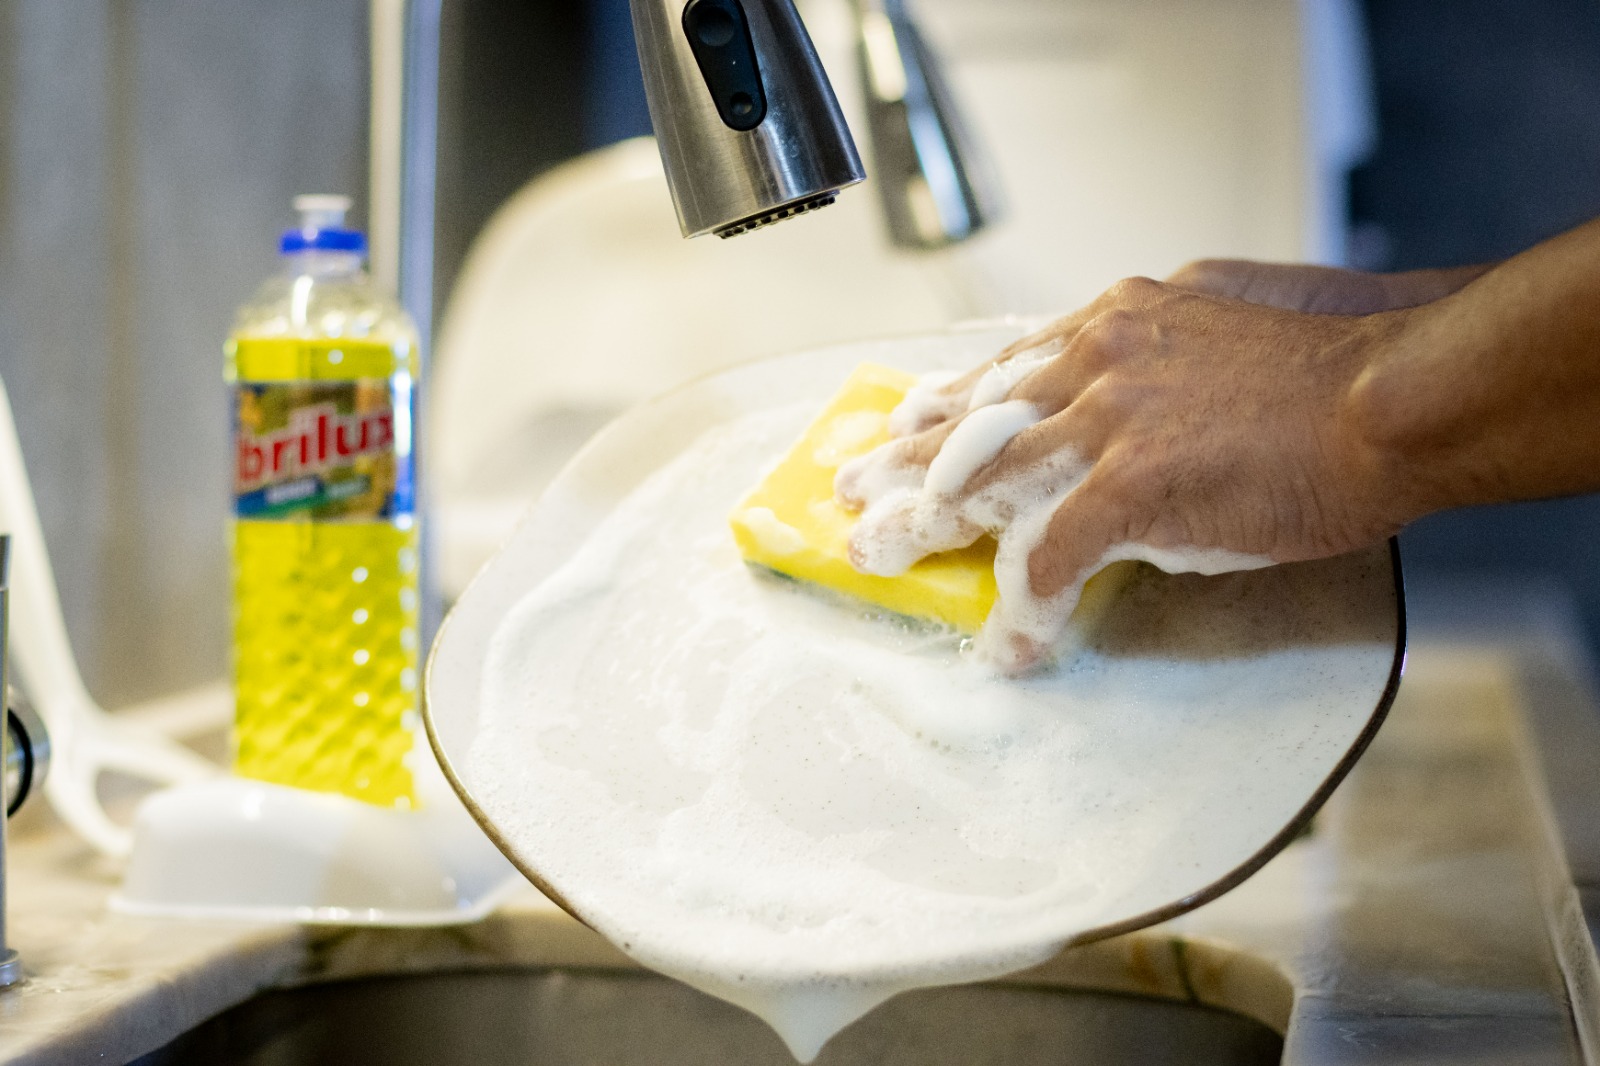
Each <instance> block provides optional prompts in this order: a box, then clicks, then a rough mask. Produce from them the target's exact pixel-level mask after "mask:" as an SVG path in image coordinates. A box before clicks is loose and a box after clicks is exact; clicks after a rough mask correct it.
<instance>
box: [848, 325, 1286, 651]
mask: <svg viewBox="0 0 1600 1066" xmlns="http://www.w3.org/2000/svg"><path fill="white" fill-rule="evenodd" d="M1061 351H1062V345H1061V342H1060V341H1059V340H1054V341H1050V342H1046V343H1045V344H1042V345H1040V346H1038V347H1035V348H1030V349H1028V350H1026V351H1023V352H1018V353H1017V354H1016V355H1014V356H1013V357H1012V358H1010V359H1008V360H1006V361H1004V362H1000V363H996V364H995V365H994V366H993V367H992V368H990V370H989V371H988V373H986V374H985V375H984V376H983V378H982V379H980V380H979V382H978V385H977V387H976V388H975V389H974V391H973V394H972V398H971V403H970V407H969V409H968V411H967V414H966V416H965V417H964V418H963V419H962V420H961V422H960V424H958V425H957V426H956V427H955V429H954V430H953V431H951V433H950V435H949V436H948V437H946V438H945V441H944V443H943V445H942V446H941V447H940V449H939V451H938V453H937V454H936V455H935V456H934V457H933V459H932V461H931V462H929V464H928V465H927V466H926V467H925V468H924V467H920V466H918V465H916V464H914V463H911V462H908V461H907V460H906V459H905V457H904V454H903V451H902V450H901V449H900V448H899V447H898V446H897V444H896V442H894V441H890V442H889V443H888V444H885V445H883V446H882V447H879V448H877V449H875V450H874V451H872V452H869V453H868V454H867V455H864V456H861V457H859V458H857V459H854V460H852V461H851V462H850V463H849V464H847V465H846V467H844V468H842V469H841V470H840V472H839V485H840V486H841V487H845V488H848V491H849V494H850V496H851V497H852V498H854V499H859V500H861V501H862V502H863V503H864V504H865V506H864V508H863V510H862V514H861V520H860V522H858V523H857V525H856V528H855V531H854V532H853V533H852V535H851V540H850V551H851V560H852V562H854V563H855V565H856V566H857V567H858V568H859V569H861V570H862V571H863V572H865V573H869V574H878V575H881V576H885V577H894V576H897V575H899V574H903V573H905V571H906V570H907V569H909V568H910V567H911V566H912V565H913V564H915V563H916V562H917V561H918V560H920V559H922V558H924V557H925V556H928V555H931V554H933V553H935V552H943V551H951V550H954V549H956V548H964V547H966V546H967V545H969V544H971V543H972V542H973V541H975V540H977V539H978V538H979V537H980V536H982V535H984V534H985V533H987V534H989V535H991V536H993V537H994V538H995V540H996V542H997V544H998V547H997V550H996V552H995V563H994V570H995V585H996V587H997V589H998V598H997V600H996V603H995V607H994V610H993V611H992V612H991V613H990V615H989V619H988V621H987V622H985V624H984V627H983V630H982V632H981V633H979V635H978V641H977V649H978V652H979V654H980V655H982V656H983V657H984V658H985V659H986V660H987V661H989V662H991V663H993V664H995V665H996V666H999V667H1000V668H1001V669H1003V670H1005V671H1007V672H1016V671H1018V670H1021V669H1026V668H1029V667H1032V666H1033V665H1035V664H1036V663H1037V661H1038V660H1039V658H1041V657H1042V658H1044V659H1047V660H1048V659H1049V658H1050V657H1052V655H1059V654H1062V653H1064V652H1067V651H1070V650H1072V646H1073V640H1074V634H1073V633H1072V631H1071V630H1070V629H1069V627H1068V620H1069V618H1070V617H1071V616H1072V612H1073V610H1074V608H1075V607H1076V606H1077V602H1078V598H1079V595H1080V593H1081V591H1082V585H1081V584H1072V585H1068V586H1067V587H1066V588H1065V589H1063V590H1061V591H1060V592H1059V593H1057V594H1055V595H1050V596H1041V595H1039V594H1038V593H1037V592H1036V591H1035V590H1034V588H1033V584H1032V581H1031V579H1030V565H1029V562H1030V560H1031V558H1032V556H1033V554H1034V552H1036V551H1037V550H1038V549H1039V547H1040V546H1041V545H1042V544H1043V543H1044V540H1045V537H1046V535H1047V534H1048V532H1049V528H1050V521H1051V518H1052V517H1053V516H1054V514H1055V512H1056V509H1057V508H1058V507H1059V506H1061V504H1062V502H1063V501H1064V500H1066V499H1067V498H1068V497H1069V496H1070V495H1071V494H1072V492H1073V491H1074V490H1075V489H1076V488H1077V487H1078V485H1079V484H1081V483H1082V481H1083V479H1084V478H1085V477H1087V476H1088V474H1089V471H1090V469H1091V466H1092V464H1090V463H1089V462H1088V461H1086V460H1085V459H1083V458H1082V457H1080V456H1079V455H1078V454H1077V453H1076V452H1075V451H1074V450H1073V449H1071V448H1068V447H1063V448H1060V449H1058V450H1057V451H1056V452H1055V453H1053V454H1051V455H1049V456H1046V457H1045V458H1043V459H1039V460H1036V461H1033V462H1031V463H1030V464H1028V465H1027V466H1026V467H1023V468H1019V469H1017V470H1015V471H1012V472H1009V473H1008V474H1007V475H1006V476H1004V477H993V478H990V479H987V480H986V481H985V482H984V484H983V485H982V486H980V487H978V488H976V489H974V490H973V491H971V492H970V493H968V494H966V495H959V493H961V491H962V490H963V488H964V487H965V486H966V485H967V484H968V482H969V481H970V480H971V478H972V476H973V475H974V474H976V473H977V472H978V471H979V470H981V469H983V468H984V467H985V466H987V465H989V464H990V463H991V462H993V461H994V459H995V457H996V456H998V455H999V454H1000V452H1001V451H1002V450H1003V449H1004V448H1005V446H1006V445H1007V444H1008V443H1010V441H1011V440H1012V439H1013V438H1014V437H1015V436H1016V435H1017V434H1018V433H1021V432H1022V431H1024V430H1026V429H1028V428H1029V427H1030V426H1032V425H1034V424H1036V423H1037V422H1038V421H1039V419H1040V417H1041V415H1042V412H1040V411H1039V409H1038V408H1036V407H1035V406H1033V405H1032V404H1030V403H1028V402H1027V401H1025V400H1008V399H1005V397H1006V396H1009V395H1010V393H1011V391H1012V389H1014V388H1015V387H1016V385H1017V384H1018V383H1019V382H1021V381H1022V380H1023V379H1025V378H1026V377H1027V376H1028V375H1029V374H1031V373H1033V372H1034V371H1035V370H1037V369H1038V368H1039V367H1041V366H1043V365H1044V364H1046V363H1048V362H1049V361H1050V360H1051V359H1053V358H1055V357H1056V356H1057V355H1059V354H1060V353H1061ZM939 380H941V379H937V378H936V379H935V382H937V381H939ZM919 387H921V385H920V384H919V386H917V387H914V388H913V389H912V390H911V393H909V394H908V396H909V395H911V394H915V393H916V392H917V388H919ZM930 387H932V386H930ZM891 424H893V418H892V417H891ZM1129 560H1138V561H1143V562H1148V563H1151V564H1153V565H1155V566H1157V567H1159V568H1160V569H1161V570H1164V571H1166V572H1167V573H1169V574H1180V573H1199V574H1219V573H1226V572H1229V571H1236V570H1254V569H1259V568H1260V567H1264V566H1270V565H1272V560H1271V559H1270V558H1267V557H1266V556H1257V555H1245V554H1241V553H1238V552H1228V551H1218V550H1213V549H1173V548H1157V547H1152V546H1149V545H1144V544H1138V543H1134V542H1126V543H1122V544H1118V545H1114V546H1113V547H1111V548H1110V549H1109V550H1108V551H1106V552H1105V553H1104V554H1103V555H1102V557H1101V559H1100V562H1099V564H1098V565H1097V566H1096V567H1095V568H1093V569H1092V570H1091V571H1090V572H1089V573H1087V574H1085V575H1084V578H1085V579H1086V580H1087V579H1088V577H1090V576H1091V575H1092V574H1093V573H1097V572H1098V571H1099V570H1101V569H1103V568H1104V567H1106V566H1109V565H1110V564H1112V563H1114V562H1121V561H1129Z"/></svg>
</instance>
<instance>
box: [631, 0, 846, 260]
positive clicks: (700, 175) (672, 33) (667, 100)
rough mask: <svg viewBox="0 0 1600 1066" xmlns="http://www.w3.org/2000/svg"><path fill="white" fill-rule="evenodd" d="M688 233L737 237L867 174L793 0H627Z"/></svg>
mask: <svg viewBox="0 0 1600 1066" xmlns="http://www.w3.org/2000/svg"><path fill="white" fill-rule="evenodd" d="M631 9H632V12H633V35H634V40H635V43H636V44H637V45H638V48H639V66H640V69H641V71H642V72H643V74H644V88H645V96H646V98H647V99H648V101H649V104H650V123H651V125H652V126H654V127H655V131H656V143H657V144H658V145H659V147H660V149H661V163H662V166H663V167H664V168H665V169H666V172H667V185H668V187H670V188H671V190H672V199H673V203H674V204H675V205H676V206H677V209H678V224H679V226H680V227H681V228H682V230H683V235H684V236H685V237H698V236H701V235H702V234H706V233H715V234H716V235H717V236H719V237H732V236H734V235H735V234H739V233H747V232H749V231H751V230H754V229H759V228H760V227H762V226H765V225H768V224H770V223H773V222H777V221H778V220H780V219H784V218H790V217H792V216H794V215H798V214H801V213H803V212H806V211H811V210H815V209H816V208H819V207H823V206H826V205H827V204H830V203H832V202H833V200H834V197H835V196H836V195H838V192H839V190H840V189H843V188H845V187H846V186H849V185H854V184H856V183H857V182H859V181H861V180H862V179H863V178H865V177H866V174H865V172H864V171H863V170H862V169H861V159H860V157H859V156H858V155H857V154H856V146H855V142H854V141H853V140H852V139H851V137H850V128H849V127H848V126H847V125H845V121H844V115H843V114H841V113H840V111H839V102H838V100H837V99H835V98H834V95H833V87H832V86H831V85H830V84H829V83H828V76H827V74H826V73H824V72H823V69H822V63H821V62H820V61H819V60H818V59H817V52H816V49H815V48H814V47H812V44H811V38H810V36H809V35H808V34H807V33H806V30H805V26H804V25H803V24H802V23H801V21H800V15H799V13H798V12H796V11H795V8H794V3H793V0H688V3H684V2H683V0H631Z"/></svg>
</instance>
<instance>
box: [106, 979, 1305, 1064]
mask: <svg viewBox="0 0 1600 1066" xmlns="http://www.w3.org/2000/svg"><path fill="white" fill-rule="evenodd" d="M1282 1054H1283V1040H1282V1038H1281V1037H1280V1036H1279V1035H1278V1034H1277V1033H1274V1032H1273V1031H1272V1030H1271V1029H1269V1028H1267V1027H1266V1026H1265V1025H1262V1024H1261V1023H1260V1022H1257V1021H1253V1020H1251V1019H1249V1018H1245V1017H1243V1016H1241V1015H1238V1014H1232V1013H1229V1012H1227V1011H1222V1010H1217V1009H1214V1008H1211V1007H1203V1006H1197V1005H1194V1004H1191V1003H1180V1002H1173V1001H1167V1000H1160V999H1151V998H1142V997H1137V996H1124V995H1114V994H1110V993H1101V992H1081V991H1065V990H1062V989H1057V988H1048V987H1043V986H1027V985H1015V984H1007V985H974V986H968V987H962V988H942V989H927V990H923V991H919V992H912V993H908V994H906V995H903V996H900V997H899V998H897V999H895V1000H892V1001H891V1002H890V1003H888V1004H887V1005H885V1006H884V1007H882V1008H880V1009H879V1010H877V1011H875V1012H873V1013H872V1014H870V1015H868V1016H867V1017H866V1018H865V1019H863V1020H862V1021H860V1022H858V1023H856V1024H855V1025H853V1026H851V1027H850V1028H848V1029H846V1030H845V1031H844V1032H843V1033H842V1034H840V1035H839V1036H838V1037H837V1038H835V1039H834V1041H833V1042H832V1043H831V1044H829V1045H828V1046H827V1047H826V1048H825V1049H824V1050H823V1053H822V1055H821V1056H820V1057H819V1058H818V1060H817V1066H845V1064H853V1063H873V1064H875V1066H912V1064H915V1066H939V1064H943V1063H949V1064H961V1066H984V1064H988V1063H993V1064H996V1066H998V1064H1001V1063H1004V1064H1006V1066H1030V1064H1034V1063H1039V1064H1044V1063H1049V1064H1052V1066H1068V1064H1080V1063H1081V1064H1084V1066H1119V1064H1123V1063H1128V1064H1133V1063H1138V1064H1156V1063H1161V1064H1166V1063H1172V1064H1182V1066H1208V1064H1213V1063H1216V1064H1229V1066H1232V1064H1240V1066H1245V1064H1248V1066H1256V1064H1265V1063H1277V1062H1279V1061H1280V1060H1281V1058H1282ZM793 1061H794V1060H793V1059H792V1058H790V1056H789V1054H788V1052H787V1051H786V1050H785V1049H784V1047H783V1045H782V1044H781V1043H779V1041H778V1038H777V1037H776V1036H775V1035H774V1034H773V1033H772V1031H771V1030H769V1029H768V1028H767V1027H766V1026H765V1025H763V1024H762V1023H761V1022H760V1021H758V1020H756V1019H755V1018H754V1017H753V1016H751V1015H749V1014H746V1013H745V1012H744V1011H742V1010H740V1009H738V1008H737V1007H732V1006H729V1005H728V1004H726V1003H723V1002H721V1001H720V1000H716V999H712V998H711V997H709V996H705V995H702V994H701V993H699V992H696V991H694V990H693V989H690V988H688V987H686V986H684V985H681V984H678V983H677V982H675V981H669V980H666V979H664V978H661V977H656V976H653V975H650V974H644V973H637V972H634V973H629V972H617V971H603V970H548V969H546V970H511V971H496V972H487V973H481V972H480V973H457V974H432V975H427V976H420V977H392V978H377V979H368V980H360V981H343V982H337V983H330V984H321V985H308V986H303V987H300V988H295V989H287V990H281V991H272V992H267V993H264V994H262V995H259V996H257V997H255V998H254V999H251V1000H248V1001H246V1002H245V1003H242V1004H240V1005H239V1006H237V1007H234V1008H232V1009H231V1010H228V1011H226V1012H224V1013H222V1014H220V1015H218V1016H217V1017H215V1018H213V1019H211V1020H210V1021H208V1022H205V1023H204V1024H202V1025H200V1026H198V1027H197V1028H195V1029H193V1030H191V1031H189V1032H188V1033H186V1034H185V1035H184V1036H182V1037H180V1038H179V1039H177V1040H175V1041H174V1042H172V1043H171V1044H168V1045H167V1046H166V1047H164V1048H160V1049H158V1050H156V1051H154V1052H151V1053H150V1054H148V1055H145V1056H143V1057H141V1058H139V1059H137V1060H135V1064H134V1066H189V1064H195V1066H202V1064H203V1066H290V1064H293V1066H321V1064H324V1063H326V1064H329V1066H335V1064H336V1066H364V1064H369V1063H370V1064H374V1066H377V1064H382V1066H410V1064H412V1063H416V1064H419V1066H420V1064H428V1066H439V1064H446V1063H470V1064H472V1066H499V1064H506V1066H512V1064H515V1066H566V1064H580V1063H581V1064H602V1063H603V1064H605V1066H629V1064H635V1063H637V1064H639V1066H646V1064H648V1066H672V1064H677V1063H695V1064H702V1063H703V1064H707V1066H710V1064H717V1066H724V1064H746V1066H765V1064H769V1063H770V1064H772V1066H791V1064H792V1063H793Z"/></svg>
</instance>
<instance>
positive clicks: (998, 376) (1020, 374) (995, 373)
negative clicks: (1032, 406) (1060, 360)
mask: <svg viewBox="0 0 1600 1066" xmlns="http://www.w3.org/2000/svg"><path fill="white" fill-rule="evenodd" d="M1066 347H1067V345H1066V341H1064V340H1063V339H1062V338H1060V337H1052V338H1050V339H1049V340H1047V341H1045V342H1044V343H1043V344H1039V345H1035V346H1034V347H1032V348H1027V349H1024V350H1023V351H1020V352H1018V353H1016V354H1015V355H1013V356H1012V357H1011V358H1009V359H1004V360H1001V361H1000V362H998V363H995V364H994V365H993V366H991V367H990V368H989V369H988V370H987V371H985V372H984V375H983V377H981V378H979V379H978V383H977V385H975V386H973V389H972V396H971V397H970V398H969V399H968V400H967V410H969V411H974V410H977V409H978V408H979V407H987V406H989V405H990V404H996V403H1000V402H1002V401H1004V400H1007V399H1009V398H1010V397H1011V393H1012V390H1014V389H1015V388H1016V387H1017V386H1018V385H1020V384H1022V382H1023V381H1024V380H1025V379H1026V378H1027V377H1028V376H1029V375H1030V374H1032V373H1033V372H1034V371H1036V370H1038V369H1040V368H1041V367H1043V366H1045V364H1047V363H1049V362H1050V361H1051V360H1053V359H1055V357H1056V356H1058V355H1060V354H1061V353H1062V352H1064V351H1065V350H1066Z"/></svg>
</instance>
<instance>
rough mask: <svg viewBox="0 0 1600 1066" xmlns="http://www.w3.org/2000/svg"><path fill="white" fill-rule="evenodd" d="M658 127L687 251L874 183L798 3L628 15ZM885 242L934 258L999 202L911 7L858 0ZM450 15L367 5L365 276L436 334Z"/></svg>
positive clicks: (420, 6)
mask: <svg viewBox="0 0 1600 1066" xmlns="http://www.w3.org/2000/svg"><path fill="white" fill-rule="evenodd" d="M629 2H630V5H631V10H632V15H633V25H634V38H635V43H636V44H637V46H638V49H639V58H640V67H641V69H642V72H643V74H644V81H645V91H646V95H647V96H648V98H649V104H650V119H651V124H652V126H653V127H654V128H655V132H656V137H657V142H658V144H659V145H660V148H661V153H662V163H663V165H664V167H665V170H666V173H667V180H668V184H669V185H670V187H671V190H672V196H673V201H674V203H675V205H676V207H677V212H678V219H679V223H680V226H681V228H682V230H683V233H684V235H685V236H687V237H693V236H698V235H701V234H705V233H717V234H720V235H722V236H724V237H731V236H734V235H736V234H739V233H747V232H749V231H751V230H753V229H756V228H758V227H760V226H764V225H767V224H769V223H772V222H776V221H778V220H780V219H784V218H790V217H793V216H795V215H799V214H803V213H806V212H809V211H814V210H816V209H817V208H819V207H823V206H826V205H827V204H829V203H832V202H833V200H834V198H835V197H836V196H837V195H838V192H839V190H840V189H843V188H846V187H848V186H850V185H853V184H855V183H857V182H859V181H861V180H863V179H864V178H865V177H866V173H865V171H864V169H863V167H862V165H861V159H860V156H859V155H858V154H857V152H856V148H855V142H854V140H853V139H852V137H851V135H850V129H849V127H848V126H847V125H846V124H845V121H844V117H843V114H842V113H841V111H840V108H839V104H838V101H837V99H836V98H835V97H834V93H833V88H832V86H831V85H830V84H829V82H828V78H827V74H826V73H825V72H824V71H823V69H822V65H821V63H820V62H819V61H818V59H817V54H816V50H815V48H814V47H813V46H812V43H811V39H810V37H809V35H808V34H807V33H806V30H805V26H804V24H803V23H802V21H801V19H800V16H799V13H798V12H797V11H796V10H795V6H794V0H687V2H685V0H629ZM851 3H852V9H853V14H854V17H855V28H856V37H857V46H858V47H857V53H858V58H859V61H860V67H861V72H862V86H863V91H864V93H865V95H866V100H865V103H866V108H865V110H866V114H867V124H868V127H869V129H870V130H871V133H872V144H871V147H872V156H873V169H874V172H875V174H874V184H875V185H876V186H877V188H878V194H879V201H880V203H881V204H882V207H883V211H884V217H885V220H886V222H887V228H888V232H889V236H890V239H891V241H892V242H893V243H894V244H895V245H897V246H899V247H902V248H913V249H931V248H939V247H943V246H945V245H948V244H951V243H954V242H957V241H961V240H965V239H966V238H968V237H971V236H972V235H974V234H975V233H977V232H978V231H979V230H981V229H982V228H983V227H984V226H985V225H987V224H988V223H989V222H990V221H992V220H993V219H994V218H996V217H997V216H998V212H999V198H998V196H997V195H996V194H995V192H994V189H995V185H994V182H993V181H992V179H991V178H990V176H989V172H988V171H987V169H986V168H985V167H984V165H983V159H982V157H981V154H980V153H979V152H978V151H977V150H976V148H975V145H974V144H973V142H972V140H971V137H970V136H969V134H968V132H967V129H966V127H965V125H964V123H963V122H962V121H961V119H960V117H959V115H958V114H957V110H956V106H955V100H954V96H953V93H952V92H951V89H950V86H949V84H948V82H947V80H946V78H945V76H944V73H943V71H942V69H941V67H940V65H939V63H938V61H937V58H936V57H935V55H934V54H933V52H932V51H931V50H930V49H929V48H928V47H927V44H926V43H925V41H924V40H923V38H922V35H921V33H920V32H919V31H918V29H917V25H916V22H915V20H914V19H913V17H912V13H911V11H910V9H909V8H908V6H907V0H851ZM442 4H443V0H371V23H372V129H371V210H370V212H369V227H368V228H369V232H370V236H371V248H372V255H371V264H372V273H373V276H374V278H375V279H376V280H377V281H378V282H379V284H381V285H385V286H387V287H389V288H391V289H392V290H394V291H396V292H398V293H399V295H400V300H401V303H403V304H404V305H405V307H406V310H407V311H409V312H410V313H411V316H412V318H413V319H414V320H415V321H416V323H417V327H418V329H419V331H420V332H421V334H422V336H423V337H424V338H427V337H430V336H431V334H432V326H433V236H434V235H433V226H434V196H435V178H436V173H437V167H436V161H435V158H434V156H435V153H436V151H437V148H438V102H439V85H438V77H439V34H440V24H441V7H442Z"/></svg>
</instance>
